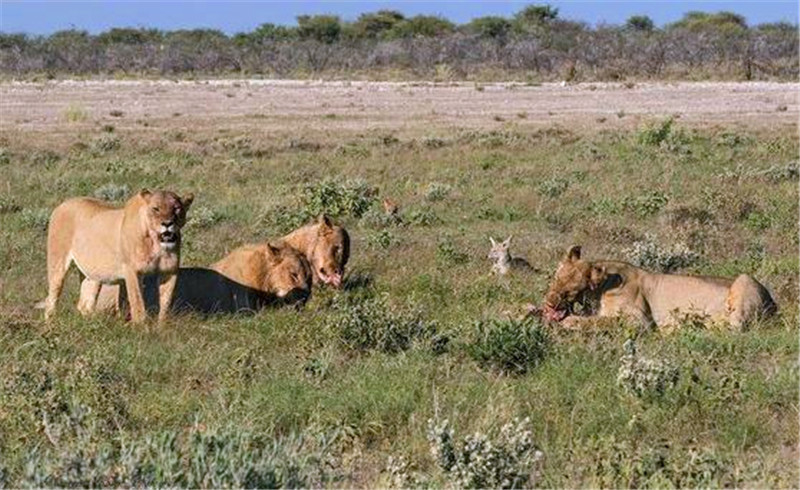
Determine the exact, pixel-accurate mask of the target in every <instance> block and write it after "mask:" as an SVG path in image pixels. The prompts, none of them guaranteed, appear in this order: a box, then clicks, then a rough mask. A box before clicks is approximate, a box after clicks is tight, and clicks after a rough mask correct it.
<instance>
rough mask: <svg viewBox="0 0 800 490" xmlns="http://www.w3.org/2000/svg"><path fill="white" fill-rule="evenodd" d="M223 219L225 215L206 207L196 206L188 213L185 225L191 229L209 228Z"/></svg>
mask: <svg viewBox="0 0 800 490" xmlns="http://www.w3.org/2000/svg"><path fill="white" fill-rule="evenodd" d="M224 219H225V215H224V214H223V213H222V212H220V211H217V210H216V209H214V208H210V207H208V206H197V207H195V208H192V212H191V213H189V219H188V222H187V224H188V225H189V226H191V227H192V228H209V227H211V226H214V225H215V224H217V223H219V222H220V221H222V220H224Z"/></svg>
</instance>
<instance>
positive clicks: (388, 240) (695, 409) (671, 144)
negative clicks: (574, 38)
mask: <svg viewBox="0 0 800 490" xmlns="http://www.w3.org/2000/svg"><path fill="white" fill-rule="evenodd" d="M746 87H747V86H744V87H743V90H746V89H747V88H746ZM151 89H152V88H144V89H143V90H144V91H147V90H151ZM2 90H3V91H4V93H6V95H7V94H8V93H10V92H8V90H10V89H9V88H8V87H5V88H3V89H2ZM41 90H43V91H45V92H46V91H48V90H49V89H48V88H47V87H46V86H43V87H42V88H41ZM115 90H116V89H115V88H114V87H113V86H110V87H108V88H107V89H106V93H105V96H106V98H104V99H103V102H102V104H106V103H108V104H109V105H110V107H111V106H114V105H115V104H117V103H118V104H120V106H121V107H123V106H124V107H123V108H122V109H119V110H116V109H114V107H111V109H109V110H106V109H103V110H102V111H101V110H99V109H98V107H99V105H98V104H99V102H96V101H95V102H91V103H90V102H86V99H80V98H79V97H78V98H76V100H83V101H84V102H75V101H74V100H71V96H70V97H62V98H61V99H59V100H57V101H53V100H50V102H49V103H48V104H44V103H43V104H42V105H37V103H36V101H35V99H30V101H29V102H28V104H29V105H30V111H28V113H30V114H34V115H36V114H40V115H41V119H39V116H35V117H33V116H32V117H29V118H27V119H28V120H27V121H26V120H25V119H26V116H25V114H26V111H25V110H24V109H23V108H20V107H18V106H19V100H20V99H13V98H11V99H10V100H9V98H8V97H4V100H3V104H4V109H7V110H5V111H4V116H3V119H4V121H2V124H0V130H1V131H2V132H0V146H2V151H0V187H1V188H2V197H0V264H2V267H1V268H0V269H2V270H0V314H1V315H2V327H0V486H3V485H7V486H19V485H25V484H28V485H38V486H41V485H141V484H156V485H162V486H169V485H186V486H221V485H234V486H241V485H248V486H280V485H288V486H304V485H306V486H307V485H326V486H375V485H389V484H397V485H414V486H423V485H432V486H447V485H458V486H480V485H496V486H500V485H503V484H506V485H520V484H531V485H538V486H547V487H573V486H614V487H618V486H670V485H671V486H721V485H738V486H777V487H789V486H793V485H795V484H796V483H797V479H798V467H797V459H798V452H797V447H798V365H797V358H798V341H797V332H798V330H797V324H798V322H797V320H798V306H797V302H798V296H797V294H798V256H797V250H798V167H797V157H798V141H797V125H796V121H797V110H798V107H797V102H796V96H795V97H794V99H791V98H790V99H789V100H790V102H789V105H788V107H787V106H784V107H783V108H782V109H780V108H779V109H770V111H771V112H766V111H764V112H762V113H760V114H756V115H754V113H747V114H741V113H737V114H735V115H734V117H732V118H729V119H728V118H725V117H722V116H719V117H715V118H714V123H713V124H702V117H701V115H700V114H696V113H695V114H691V115H689V116H686V117H682V116H680V115H677V116H676V115H675V114H674V111H673V110H670V108H669V107H663V106H662V105H660V104H659V105H656V106H653V107H652V108H651V110H650V111H649V112H646V113H639V114H637V115H635V116H631V115H630V114H629V113H628V114H626V113H624V111H623V112H622V113H621V114H619V113H617V114H614V113H613V112H612V114H611V115H610V116H607V118H608V120H606V116H602V115H601V114H594V113H589V114H588V115H587V114H583V115H580V116H575V121H576V122H575V124H571V122H570V121H571V119H570V118H569V117H568V116H564V118H561V119H557V120H556V121H551V120H548V119H547V118H545V117H538V116H537V117H536V118H535V120H534V121H531V119H532V117H531V116H530V115H531V114H536V109H537V107H538V105H537V98H536V97H529V98H527V99H524V100H525V103H524V104H520V105H519V107H517V108H516V113H517V114H518V115H513V114H514V113H510V114H512V116H508V115H505V114H504V115H497V114H496V113H495V112H492V111H491V110H487V111H483V112H482V115H481V114H478V113H477V112H474V113H470V114H469V118H468V121H469V123H468V124H465V125H463V126H460V125H459V124H458V123H457V119H458V118H457V117H453V114H455V112H453V113H451V112H448V107H450V106H448V105H447V102H446V100H445V99H456V98H458V97H456V96H454V95H453V92H452V90H453V89H452V88H447V87H442V88H441V90H444V91H447V90H451V92H445V94H444V95H443V96H441V97H440V96H439V95H437V94H438V93H437V92H436V90H435V88H432V89H431V90H429V91H428V92H429V95H428V97H430V98H431V99H432V100H434V101H442V104H441V105H439V104H437V103H434V102H430V101H429V102H427V104H429V110H428V114H429V116H430V119H426V118H420V119H419V121H414V120H413V119H408V118H402V117H401V118H400V119H398V120H395V119H393V118H394V114H393V113H392V112H391V111H395V110H397V108H396V106H394V105H391V106H387V108H386V109H385V110H384V111H381V109H380V104H379V102H380V95H374V94H373V95H372V97H374V100H375V103H374V105H371V106H370V108H371V109H370V110H369V111H367V115H366V116H364V115H359V114H358V111H352V112H346V111H344V110H342V111H341V112H337V111H336V110H335V109H331V108H330V106H329V105H327V106H326V105H325V104H326V102H325V100H324V98H319V97H317V98H315V99H314V100H315V101H316V104H317V106H316V109H314V110H311V109H309V110H308V111H305V112H303V113H302V114H291V115H287V114H285V113H281V112H278V111H274V112H266V113H263V116H261V117H256V116H253V115H251V116H247V115H242V114H240V115H238V116H237V117H232V118H226V117H225V114H224V111H223V110H221V109H220V111H219V113H217V114H216V115H215V116H214V117H217V118H218V120H217V123H216V124H214V120H213V119H214V117H210V116H209V115H208V114H206V113H204V112H203V111H204V109H203V108H201V107H199V106H196V105H193V104H194V103H184V104H179V103H176V104H175V105H174V106H171V107H169V109H163V110H166V111H167V112H169V114H167V113H165V114H164V115H162V117H160V118H156V117H149V116H148V115H147V114H148V113H151V114H152V113H153V111H155V110H156V109H155V108H152V109H149V108H146V109H144V110H142V111H141V112H142V113H141V114H137V115H135V116H133V115H131V112H130V111H131V110H132V109H129V107H136V105H135V101H136V100H137V97H139V96H141V97H142V99H141V100H143V101H145V102H143V104H144V105H145V106H147V102H146V96H145V95H143V93H140V94H139V95H138V96H137V95H136V94H133V95H131V94H128V95H124V94H122V93H121V92H116V91H115ZM126 90H127V89H126ZM153 90H154V89H153ZM231 90H233V89H231ZM309 90H310V91H312V92H310V93H309V97H312V96H313V95H314V94H313V90H314V89H313V87H310V88H309ZM368 90H371V89H368ZM409 90H412V89H409ZM494 90H495V88H492V87H490V88H488V89H486V90H482V91H474V93H470V94H469V95H470V96H473V95H474V96H475V97H488V96H489V95H487V93H493V91H494ZM503 90H506V89H503ZM518 90H523V89H522V88H520V89H518ZM601 90H605V89H601ZM631 91H632V92H631ZM631 91H628V92H625V93H636V94H637V96H638V95H641V94H639V93H637V92H636V89H635V88H634V89H631ZM583 92H584V96H585V97H587V98H594V97H597V96H598V92H597V90H591V89H585V90H583ZM690 92H691V91H687V95H686V97H687V100H689V99H690V98H691V97H692V95H691V93H690ZM240 95H241V94H239V93H238V92H237V93H236V95H235V96H234V97H231V98H234V99H235V98H237V97H239V96H240ZM456 95H457V94H456ZM462 95H465V94H464V93H462ZM623 95H624V94H623ZM242 96H244V95H242ZM465 96H466V95H465ZM261 97H268V95H263V94H262V95H261ZM276 97H278V95H276ZM418 97H423V96H422V95H419V96H418ZM504 97H506V98H508V99H510V100H512V101H513V100H514V97H515V92H514V91H513V90H507V93H506V95H504ZM752 97H753V98H758V97H762V98H767V99H769V101H768V102H765V104H766V105H768V106H770V107H772V106H773V105H776V102H775V101H776V100H778V102H777V103H778V104H779V105H782V102H781V101H782V100H783V99H782V98H781V97H784V95H780V96H778V97H777V99H776V98H775V96H774V95H769V94H761V95H759V94H754V95H752ZM770 98H771V99H770ZM26 100H27V99H26ZM98 100H99V99H98ZM193 100H194V99H193ZM309 100H311V99H309ZM481 100H485V99H481ZM458 103H459V104H461V105H462V106H464V107H469V105H470V102H469V101H466V102H464V101H463V100H460V101H459V102H458ZM275 104H276V105H280V104H279V101H275ZM418 104H420V105H425V104H426V102H418ZM601 106H602V104H600V106H599V107H601ZM689 106H691V104H690V103H687V107H688V108H687V110H688V111H690V112H691V110H692V109H691V107H689ZM15 107H16V108H15ZM102 107H105V106H102ZM504 107H505V106H504ZM611 107H616V106H611ZM137 110H138V109H137ZM193 110H195V111H196V112H197V113H198V114H202V116H194V115H193V114H194V112H193ZM604 110H611V111H614V110H616V109H613V108H611V109H609V108H605V109H604ZM112 111H115V112H112ZM731 112H732V113H735V112H736V109H735V108H732V109H731ZM256 113H259V114H260V113H261V112H259V110H254V112H253V114H256ZM437 113H439V114H443V113H444V114H447V118H446V119H444V120H443V119H436V117H437V116H436V114H437ZM48 118H50V119H48ZM281 118H283V121H284V122H285V125H283V126H281V124H280V120H281ZM481 118H483V119H481ZM601 118H602V119H603V120H602V121H601V120H600V119H601ZM617 120H620V121H624V124H622V123H617ZM42 121H44V122H42ZM48 121H49V122H48ZM792 121H794V122H792ZM40 123H41V124H40ZM262 124H264V125H268V126H270V127H275V128H276V129H274V131H273V130H270V131H264V130H263V128H262ZM144 186H147V187H167V188H171V189H175V190H178V191H180V192H185V191H193V192H195V193H196V195H197V200H196V202H195V205H194V206H193V208H192V210H191V212H190V216H191V217H192V219H191V220H190V224H189V225H188V227H187V229H186V233H185V248H184V255H183V263H184V264H185V265H203V264H209V263H211V262H212V261H214V260H216V259H217V258H219V257H221V256H223V255H224V254H225V253H226V251H229V250H232V249H233V248H235V247H236V246H238V245H240V244H242V243H244V242H252V241H260V240H264V239H267V238H272V237H277V236H279V235H280V234H282V233H283V232H284V231H286V230H287V229H289V228H291V227H292V226H294V225H296V224H297V223H299V222H302V221H303V220H305V219H308V218H309V217H310V216H312V215H314V214H316V213H317V212H319V211H321V210H325V211H327V212H329V213H331V214H333V215H336V216H335V219H336V220H337V221H339V222H341V223H343V224H344V225H346V226H347V228H348V229H349V230H350V231H351V235H352V237H353V255H352V259H351V263H350V266H349V268H348V270H349V272H348V276H349V279H348V281H347V287H346V288H345V289H344V290H343V291H340V292H334V291H331V290H320V291H315V294H314V296H313V298H312V300H311V301H310V303H309V304H308V305H307V307H306V308H305V309H304V310H303V311H301V312H296V311H290V310H271V311H263V312H260V313H258V314H256V315H253V316H241V317H231V316H218V317H209V318H203V317H200V316H193V315H187V316H182V317H180V318H175V319H173V320H171V321H169V322H168V323H167V324H166V325H164V326H163V327H160V328H159V327H155V325H151V326H150V328H147V329H145V328H142V329H138V328H132V327H131V326H130V325H128V324H126V323H125V322H124V321H122V320H120V319H115V318H107V317H102V316H100V317H97V318H92V319H83V318H81V317H80V316H79V315H78V314H77V313H76V312H75V311H74V307H73V305H74V304H75V301H76V297H77V288H78V283H77V279H76V276H75V275H73V276H72V277H71V278H70V279H68V282H67V286H66V288H65V289H66V291H65V295H64V300H63V303H62V308H61V311H60V312H59V315H58V318H57V320H56V321H54V322H53V323H52V324H50V325H45V324H44V322H43V321H42V320H41V314H40V313H41V312H36V311H33V310H32V309H31V307H32V304H33V303H34V302H35V301H37V300H39V299H41V298H42V297H43V296H44V294H45V289H46V288H45V236H46V225H47V219H48V216H49V212H50V211H51V210H52V209H53V207H54V206H55V205H56V204H58V203H59V202H60V201H62V200H63V199H65V198H66V197H69V196H75V195H96V196H98V197H102V198H106V199H109V200H116V201H121V200H123V199H124V198H125V197H126V196H127V195H129V194H130V193H131V192H133V191H135V190H137V189H139V188H140V187H144ZM373 188H377V190H378V192H377V195H375V193H374V192H373V191H372V189H373ZM384 196H388V197H391V198H392V199H393V200H395V201H397V202H398V203H400V205H401V212H400V216H401V220H402V221H401V222H400V223H397V222H395V221H394V220H392V219H387V218H385V217H384V216H383V215H382V212H381V211H380V198H381V197H384ZM512 233H513V234H514V235H515V242H514V250H513V251H514V253H515V255H521V256H524V257H525V258H527V259H528V260H529V261H530V262H531V263H532V264H533V265H534V266H535V267H537V268H539V269H541V270H542V271H544V272H543V273H520V274H516V275H512V276H510V277H509V278H507V279H499V278H497V277H495V276H492V275H490V273H489V271H490V263H489V261H488V260H487V259H486V253H487V252H488V249H489V236H490V235H492V236H495V237H505V236H508V235H509V234H512ZM574 243H580V244H583V245H584V253H585V254H586V256H587V257H609V258H611V257H615V258H625V259H629V260H633V261H636V262H638V263H642V264H644V265H647V266H649V267H656V268H661V269H669V270H678V271H683V272H691V273H702V274H719V275H736V274H738V273H741V272H748V273H751V274H753V275H754V276H755V277H757V278H759V280H762V281H763V282H764V283H765V284H766V285H767V286H768V287H769V288H770V289H771V290H772V292H773V294H774V296H775V297H776V300H777V301H778V303H779V306H780V308H781V313H780V315H779V316H778V317H776V318H774V319H771V320H769V321H766V322H763V323H761V324H758V325H754V326H753V327H752V328H751V329H749V330H747V331H745V332H731V331H728V330H727V329H724V328H720V327H714V326H704V325H702V324H701V323H700V322H698V321H696V319H687V320H686V322H685V323H684V325H682V327H681V328H678V329H673V330H671V331H640V330H638V329H636V328H634V327H632V326H630V325H626V324H624V323H622V322H605V323H602V324H598V325H597V326H596V328H592V329H588V330H586V331H581V332H565V331H562V330H559V329H558V328H554V327H548V326H543V325H539V324H538V323H537V322H535V321H528V322H516V321H513V320H509V319H508V317H509V314H510V315H511V316H515V315H517V314H518V313H519V312H520V310H521V305H522V304H524V303H526V302H539V301H540V298H541V297H542V294H543V292H544V290H545V288H546V285H547V282H548V280H549V274H550V272H551V271H552V270H553V268H554V267H555V264H556V262H557V260H558V259H559V258H560V256H561V255H562V254H563V252H564V250H565V248H566V247H567V246H569V245H570V244H574ZM629 339H635V353H634V349H633V348H632V344H630V343H628V344H626V341H627V340H629ZM429 420H430V421H432V422H431V424H430V425H429ZM445 421H447V423H445ZM506 424H511V425H508V426H506V427H505V428H504V427H503V426H505V425H506ZM534 449H535V451H534ZM476 455H478V456H481V455H482V456H485V458H484V460H483V461H489V463H486V464H484V465H483V466H480V465H476V464H475V461H476ZM501 460H502V461H505V462H509V461H510V462H511V463H508V464H507V466H503V465H502V464H501ZM520 473H522V474H524V475H525V476H524V478H518V475H519V474H520ZM529 474H530V475H532V476H531V477H530V479H528V475H529Z"/></svg>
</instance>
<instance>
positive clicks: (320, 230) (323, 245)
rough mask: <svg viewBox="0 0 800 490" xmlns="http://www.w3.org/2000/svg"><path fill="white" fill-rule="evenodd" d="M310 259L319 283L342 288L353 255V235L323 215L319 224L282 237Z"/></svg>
mask: <svg viewBox="0 0 800 490" xmlns="http://www.w3.org/2000/svg"><path fill="white" fill-rule="evenodd" d="M282 240H283V241H284V242H286V243H288V244H289V245H290V246H291V247H292V248H294V249H295V250H297V251H299V252H300V253H302V254H303V255H305V256H306V259H308V262H309V264H311V268H312V269H313V271H314V283H315V284H320V283H322V284H330V285H331V286H333V287H335V288H340V287H342V284H343V280H344V269H345V266H346V265H347V261H348V259H349V258H350V235H348V233H347V230H345V229H344V228H342V227H341V226H338V225H334V224H333V223H332V222H331V220H330V219H329V218H328V217H327V216H325V215H321V216H320V217H319V219H318V220H317V222H316V223H313V224H310V225H306V226H303V227H301V228H298V229H296V230H294V231H293V232H291V233H289V234H288V235H286V236H285V237H283V239H282Z"/></svg>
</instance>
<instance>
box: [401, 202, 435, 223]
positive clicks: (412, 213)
mask: <svg viewBox="0 0 800 490" xmlns="http://www.w3.org/2000/svg"><path fill="white" fill-rule="evenodd" d="M403 218H404V220H405V221H406V222H407V223H408V224H410V225H412V226H433V225H435V224H438V223H441V221H442V220H441V219H440V218H439V216H437V215H436V213H435V212H434V211H433V210H432V209H431V208H428V207H422V208H414V209H410V210H409V211H408V212H407V213H405V215H404V216H403Z"/></svg>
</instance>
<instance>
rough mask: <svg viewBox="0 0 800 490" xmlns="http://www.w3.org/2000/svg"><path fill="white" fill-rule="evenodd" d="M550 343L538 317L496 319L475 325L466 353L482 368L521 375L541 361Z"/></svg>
mask: <svg viewBox="0 0 800 490" xmlns="http://www.w3.org/2000/svg"><path fill="white" fill-rule="evenodd" d="M550 344H551V342H550V337H549V335H548V333H547V331H546V330H545V328H544V326H543V325H542V324H541V323H540V322H539V321H538V320H535V319H527V320H523V321H517V320H496V319H495V320H486V321H479V322H477V323H476V324H475V326H474V330H473V333H472V339H471V340H470V341H469V343H468V344H467V345H466V352H467V354H469V356H470V357H471V358H472V359H474V360H475V361H476V362H477V363H478V365H480V366H481V367H484V368H489V369H493V370H496V371H498V372H500V373H504V374H512V375H521V374H525V373H527V372H528V371H529V370H531V369H533V368H534V367H536V366H538V365H539V364H540V363H541V362H542V361H543V360H544V358H545V356H546V355H547V353H548V351H549V350H550Z"/></svg>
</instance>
